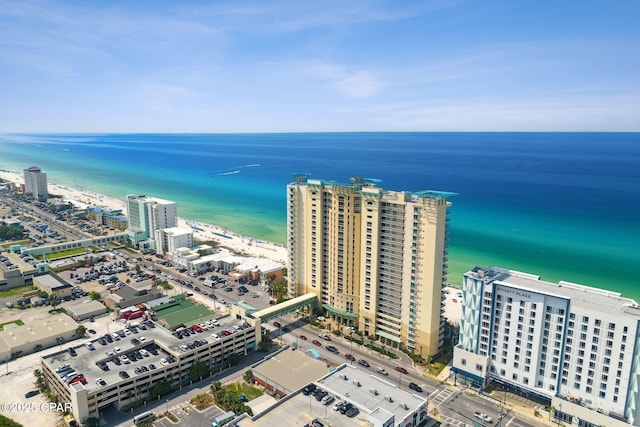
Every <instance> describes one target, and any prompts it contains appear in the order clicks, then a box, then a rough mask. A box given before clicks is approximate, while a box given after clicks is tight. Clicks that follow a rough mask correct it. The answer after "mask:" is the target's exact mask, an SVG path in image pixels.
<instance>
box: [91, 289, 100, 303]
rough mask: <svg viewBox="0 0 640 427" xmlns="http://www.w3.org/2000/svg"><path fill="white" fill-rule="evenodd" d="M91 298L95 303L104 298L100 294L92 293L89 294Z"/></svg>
mask: <svg viewBox="0 0 640 427" xmlns="http://www.w3.org/2000/svg"><path fill="white" fill-rule="evenodd" d="M89 298H91V299H92V300H94V301H97V300H99V299H101V298H102V296H101V295H100V292H96V291H91V292H89Z"/></svg>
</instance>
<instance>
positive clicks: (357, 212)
mask: <svg viewBox="0 0 640 427" xmlns="http://www.w3.org/2000/svg"><path fill="white" fill-rule="evenodd" d="M451 195H452V193H444V192H438V191H423V192H419V193H409V192H396V191H388V190H383V189H382V188H379V187H377V186H376V183H375V181H374V180H368V179H364V178H359V177H358V178H353V179H352V180H351V182H350V183H349V184H340V183H336V182H333V181H321V180H311V179H308V177H307V175H304V174H299V175H296V176H295V181H294V182H293V183H291V184H289V185H288V186H287V223H288V227H287V231H288V233H287V234H288V235H287V241H288V245H289V260H288V262H289V265H288V278H289V286H290V288H289V294H290V295H291V296H299V295H304V294H306V293H314V294H316V295H317V298H318V302H319V303H320V307H321V308H322V310H323V312H324V314H325V317H327V318H328V320H329V322H330V323H331V325H332V327H333V328H343V327H353V328H355V329H357V330H359V331H362V333H363V334H364V335H365V336H370V337H375V338H376V339H379V340H380V341H382V342H383V343H384V344H385V345H386V346H388V347H392V348H401V349H407V350H409V351H411V352H413V353H414V354H418V355H422V356H424V357H427V356H429V355H434V354H436V353H438V351H439V349H440V346H441V345H442V343H443V330H444V322H445V319H444V318H443V316H442V312H443V308H442V299H443V293H442V292H443V287H444V285H445V281H446V273H447V272H446V268H447V241H448V239H447V234H448V233H447V231H448V226H447V211H448V208H449V206H451V203H450V202H449V201H448V198H449V197H450V196H451ZM345 331H346V329H345Z"/></svg>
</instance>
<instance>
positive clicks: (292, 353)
mask: <svg viewBox="0 0 640 427" xmlns="http://www.w3.org/2000/svg"><path fill="white" fill-rule="evenodd" d="M329 369H330V367H329V366H328V365H327V363H326V362H325V361H322V360H317V359H315V358H314V357H312V356H311V355H309V354H307V353H305V352H302V351H298V350H296V349H295V348H291V349H285V350H283V351H281V352H279V353H277V354H273V355H270V356H269V358H268V359H265V360H263V361H261V362H260V363H258V364H256V365H254V366H252V367H251V371H252V372H253V379H254V381H255V382H256V383H258V384H260V385H261V386H263V387H265V388H266V389H267V390H270V391H271V392H272V393H274V394H277V395H279V396H286V395H287V394H291V393H294V392H297V391H299V390H300V389H301V388H302V387H304V386H305V385H307V384H309V383H312V382H314V381H315V380H317V379H318V378H322V377H323V376H324V375H325V374H327V372H329Z"/></svg>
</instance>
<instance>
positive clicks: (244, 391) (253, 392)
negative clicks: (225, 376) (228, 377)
mask: <svg viewBox="0 0 640 427" xmlns="http://www.w3.org/2000/svg"><path fill="white" fill-rule="evenodd" d="M223 388H224V389H226V390H233V391H235V392H236V393H238V395H239V396H242V395H244V396H245V397H246V398H247V400H253V399H255V398H256V397H260V396H262V395H263V394H264V393H263V392H262V390H260V389H259V388H258V387H254V386H252V385H249V384H247V383H244V382H242V383H233V384H229V385H227V386H224V387H223Z"/></svg>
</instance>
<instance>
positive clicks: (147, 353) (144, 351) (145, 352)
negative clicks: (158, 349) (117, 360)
mask: <svg viewBox="0 0 640 427" xmlns="http://www.w3.org/2000/svg"><path fill="white" fill-rule="evenodd" d="M140 354H141V355H143V356H144V357H148V356H149V352H148V351H147V350H145V349H144V348H142V349H140Z"/></svg>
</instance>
